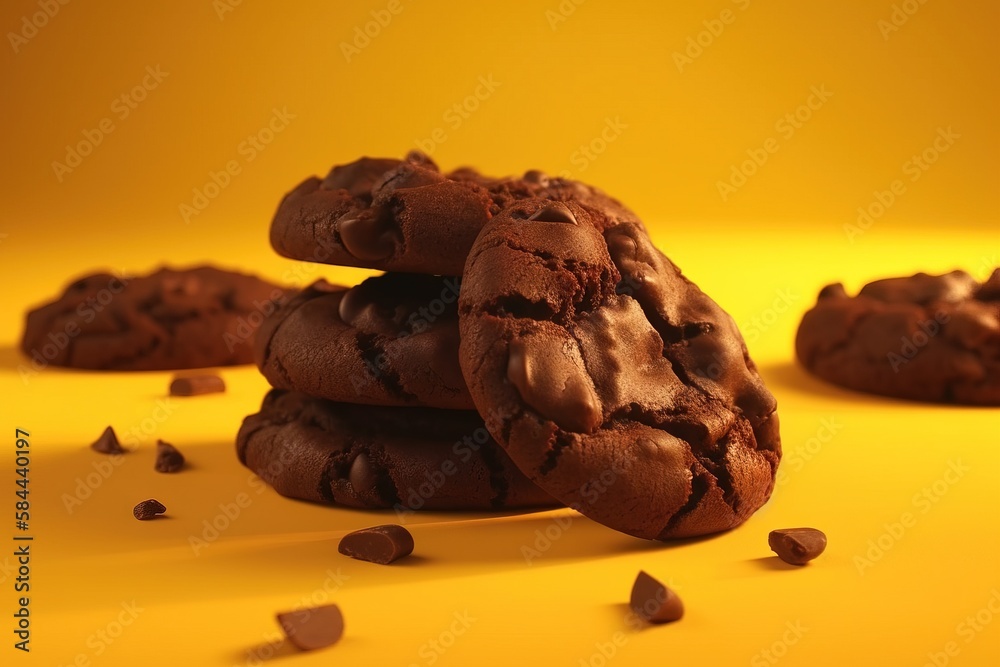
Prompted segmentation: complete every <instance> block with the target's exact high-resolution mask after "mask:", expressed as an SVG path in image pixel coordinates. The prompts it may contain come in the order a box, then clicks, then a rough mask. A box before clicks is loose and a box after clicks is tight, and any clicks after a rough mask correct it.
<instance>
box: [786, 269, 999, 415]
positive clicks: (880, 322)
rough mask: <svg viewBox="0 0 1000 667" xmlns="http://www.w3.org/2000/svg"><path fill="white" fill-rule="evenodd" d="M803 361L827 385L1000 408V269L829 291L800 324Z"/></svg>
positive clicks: (797, 346)
mask: <svg viewBox="0 0 1000 667" xmlns="http://www.w3.org/2000/svg"><path fill="white" fill-rule="evenodd" d="M795 352H796V356H797V357H798V359H799V361H800V362H801V363H802V365H803V366H805V367H806V369H808V370H809V371H810V372H811V373H813V374H815V375H817V376H818V377H821V378H823V379H824V380H826V381H828V382H832V383H834V384H837V385H840V386H842V387H847V388H849V389H855V390H858V391H864V392H868V393H872V394H881V395H884V396H894V397H897V398H906V399H912V400H918V401H935V402H942V403H965V404H973V405H1000V269H997V270H995V271H994V272H993V275H992V276H990V278H989V279H988V280H986V281H985V282H983V283H979V282H978V281H977V280H976V279H974V278H973V277H972V276H970V275H969V274H968V273H966V272H964V271H952V272H951V273H946V274H944V275H928V274H926V273H918V274H916V275H913V276H910V277H907V278H887V279H884V280H876V281H875V282H871V283H868V284H867V285H865V286H864V287H863V288H861V291H860V292H858V294H857V295H856V296H853V297H852V296H850V295H848V293H847V292H846V290H844V287H843V286H842V285H840V284H839V283H836V284H833V285H828V286H826V287H824V288H823V289H822V290H821V291H820V293H819V298H818V300H817V302H816V305H815V306H814V307H813V308H812V309H811V310H810V311H808V312H807V313H806V314H805V315H804V316H803V317H802V322H801V323H800V324H799V330H798V334H797V335H796V339H795Z"/></svg>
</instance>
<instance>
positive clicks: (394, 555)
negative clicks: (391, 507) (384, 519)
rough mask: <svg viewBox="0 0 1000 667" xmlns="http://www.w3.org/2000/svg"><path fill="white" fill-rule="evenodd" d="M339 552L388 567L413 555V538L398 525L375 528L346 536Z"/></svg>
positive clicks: (357, 531) (342, 539)
mask: <svg viewBox="0 0 1000 667" xmlns="http://www.w3.org/2000/svg"><path fill="white" fill-rule="evenodd" d="M338 550H339V551H340V553H342V554H344V555H345V556H350V557H351V558H357V559H358V560H366V561H369V562H372V563H378V564H380V565H388V564H389V563H392V562H393V561H396V560H399V559H400V558H402V557H403V556H408V555H410V554H411V553H413V536H412V535H410V531H408V530H407V529H406V528H403V527H402V526H399V525H397V524H386V525H384V526H373V527H371V528H363V529H361V530H356V531H354V532H353V533H348V534H347V535H344V537H343V538H341V540H340V547H339V548H338Z"/></svg>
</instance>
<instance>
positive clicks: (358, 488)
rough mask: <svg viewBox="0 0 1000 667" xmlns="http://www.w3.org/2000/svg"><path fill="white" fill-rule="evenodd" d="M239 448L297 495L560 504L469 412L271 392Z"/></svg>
mask: <svg viewBox="0 0 1000 667" xmlns="http://www.w3.org/2000/svg"><path fill="white" fill-rule="evenodd" d="M236 450H237V454H238V455H239V458H240V461H242V462H243V464H244V465H246V466H247V467H248V468H250V469H251V470H253V471H254V472H256V473H257V474H258V475H260V477H261V478H262V479H264V480H265V481H267V482H268V483H269V484H271V485H272V486H273V487H274V488H275V490H277V492H278V493H280V494H281V495H283V496H288V497H290V498H300V499H302V500H311V501H314V502H320V503H329V504H332V505H346V506H349V507H361V508H396V509H397V510H399V509H405V510H419V509H439V510H440V509H470V510H471V509H498V508H504V507H529V506H543V505H546V506H549V505H554V504H557V503H556V502H555V501H554V500H553V499H552V498H551V497H550V496H549V495H548V494H546V493H545V492H544V491H542V490H541V489H539V488H538V487H536V486H534V485H533V484H532V483H531V482H529V481H528V480H527V479H526V478H525V477H524V475H522V474H521V473H520V472H519V471H518V470H517V468H516V467H514V464H513V463H511V462H510V459H509V458H508V457H507V455H506V454H504V452H503V450H502V449H500V447H498V446H497V445H496V443H495V442H494V441H493V440H492V439H491V438H490V436H489V433H488V432H487V431H486V428H485V426H484V425H483V421H482V419H481V418H480V417H479V415H477V414H476V413H475V412H473V411H471V410H435V409H433V408H387V407H377V406H368V405H350V404H347V403H334V402H332V401H326V400H323V399H320V398H313V397H311V396H306V395H305V394H302V393H298V392H284V391H280V390H272V391H271V392H270V393H269V394H268V395H267V396H266V397H265V398H264V404H263V406H262V407H261V410H260V412H259V413H258V414H255V415H250V416H249V417H247V418H246V419H245V420H244V421H243V426H242V427H241V428H240V431H239V434H238V435H237V437H236Z"/></svg>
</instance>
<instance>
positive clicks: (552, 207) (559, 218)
mask: <svg viewBox="0 0 1000 667" xmlns="http://www.w3.org/2000/svg"><path fill="white" fill-rule="evenodd" d="M528 220H535V221H536V222H568V223H570V224H572V225H575V224H577V222H576V216H575V215H573V212H572V211H570V210H569V209H568V208H566V205H565V204H560V203H559V202H553V203H551V204H549V205H548V206H544V207H542V208H541V209H539V210H537V211H535V212H534V213H532V214H531V215H530V216H528Z"/></svg>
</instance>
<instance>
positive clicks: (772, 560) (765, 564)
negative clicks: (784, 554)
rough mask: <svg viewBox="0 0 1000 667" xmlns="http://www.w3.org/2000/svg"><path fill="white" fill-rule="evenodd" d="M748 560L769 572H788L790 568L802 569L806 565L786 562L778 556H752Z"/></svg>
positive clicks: (754, 565)
mask: <svg viewBox="0 0 1000 667" xmlns="http://www.w3.org/2000/svg"><path fill="white" fill-rule="evenodd" d="M747 562H748V563H749V564H750V565H752V566H753V567H756V568H758V569H761V570H765V571H767V572H787V571H788V570H801V569H802V568H803V567H804V566H803V565H792V564H791V563H786V562H785V561H783V560H781V559H780V558H778V557H777V556H761V557H760V558H751V559H750V560H748V561H747Z"/></svg>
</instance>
